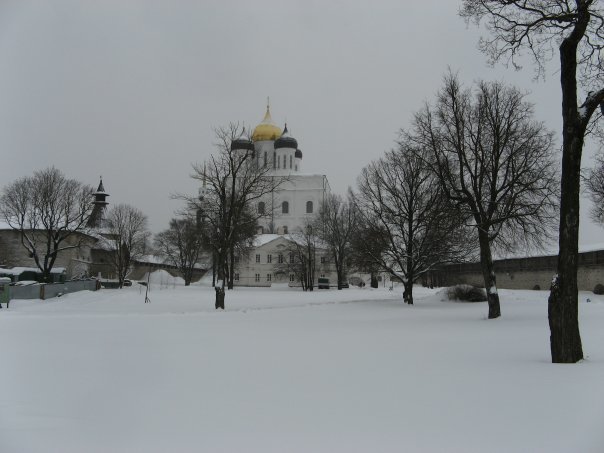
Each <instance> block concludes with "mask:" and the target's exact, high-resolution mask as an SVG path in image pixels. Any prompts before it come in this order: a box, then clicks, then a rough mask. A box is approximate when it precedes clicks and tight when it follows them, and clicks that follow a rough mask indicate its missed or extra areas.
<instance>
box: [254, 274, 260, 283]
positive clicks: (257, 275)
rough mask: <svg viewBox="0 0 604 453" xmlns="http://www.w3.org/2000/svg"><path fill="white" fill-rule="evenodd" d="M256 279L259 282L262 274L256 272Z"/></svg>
mask: <svg viewBox="0 0 604 453" xmlns="http://www.w3.org/2000/svg"><path fill="white" fill-rule="evenodd" d="M255 280H256V281H257V282H259V281H260V274H256V275H255Z"/></svg>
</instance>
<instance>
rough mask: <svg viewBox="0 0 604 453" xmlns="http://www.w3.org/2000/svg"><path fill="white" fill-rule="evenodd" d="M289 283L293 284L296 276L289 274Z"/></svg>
mask: <svg viewBox="0 0 604 453" xmlns="http://www.w3.org/2000/svg"><path fill="white" fill-rule="evenodd" d="M289 281H290V282H295V281H296V276H295V275H294V274H289Z"/></svg>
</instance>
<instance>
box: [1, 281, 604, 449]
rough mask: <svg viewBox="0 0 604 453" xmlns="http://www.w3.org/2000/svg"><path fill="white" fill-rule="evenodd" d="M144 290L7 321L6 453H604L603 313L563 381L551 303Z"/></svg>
mask: <svg viewBox="0 0 604 453" xmlns="http://www.w3.org/2000/svg"><path fill="white" fill-rule="evenodd" d="M141 289H143V290H144V288H141V287H138V286H134V287H132V288H127V289H124V290H102V291H99V292H96V293H92V292H82V293H77V294H69V295H66V296H63V297H62V298H59V299H53V300H49V301H13V302H12V304H11V307H10V310H4V309H3V310H2V311H0V344H1V345H2V346H1V349H0V351H1V352H0V365H1V373H0V451H1V452H109V451H111V452H168V451H170V452H395V451H396V452H402V451H419V452H490V451H493V452H520V451H523V452H602V451H604V430H603V429H602V426H604V380H603V379H602V378H603V376H604V298H603V297H602V296H594V295H593V294H591V293H582V294H581V304H580V316H581V333H582V338H583V344H584V351H585V353H586V356H587V358H586V360H584V361H583V362H581V363H579V364H575V365H553V364H551V363H549V360H550V358H549V344H548V343H549V330H548V325H547V301H546V299H547V292H543V291H541V292H539V291H501V292H500V294H501V298H502V313H503V317H502V318H501V319H498V320H487V319H486V314H487V307H486V304H485V303H474V304H471V303H460V302H449V301H447V302H444V301H441V296H440V295H439V294H437V293H436V292H435V291H430V290H425V289H422V288H417V291H416V294H415V297H416V305H415V306H406V305H404V304H402V303H401V302H400V298H401V292H400V291H388V290H387V289H384V288H380V289H379V290H370V289H368V288H365V289H362V290H361V289H356V288H351V289H349V290H343V291H336V290H330V291H322V292H318V291H315V292H313V293H302V292H301V291H298V290H289V289H287V288H273V289H270V290H266V289H249V288H248V289H236V290H235V291H231V292H227V296H226V307H227V309H226V310H225V311H224V312H221V311H219V312H216V311H215V310H214V308H213V303H214V302H213V292H212V290H211V288H208V287H204V286H193V287H189V288H184V287H181V286H179V285H170V284H158V283H156V284H155V285H152V290H151V292H150V298H151V303H150V304H144V303H143V301H144V292H143V291H141ZM587 298H590V299H591V302H590V303H587V302H586V299H587Z"/></svg>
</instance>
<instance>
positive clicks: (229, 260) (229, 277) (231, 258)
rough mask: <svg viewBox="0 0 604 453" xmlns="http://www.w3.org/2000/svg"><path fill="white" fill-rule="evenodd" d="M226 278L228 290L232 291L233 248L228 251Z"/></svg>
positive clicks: (233, 273) (233, 275) (233, 270)
mask: <svg viewBox="0 0 604 453" xmlns="http://www.w3.org/2000/svg"><path fill="white" fill-rule="evenodd" d="M227 277H228V279H227V283H228V289H233V280H234V278H235V250H234V249H233V248H231V250H229V257H228V273H227Z"/></svg>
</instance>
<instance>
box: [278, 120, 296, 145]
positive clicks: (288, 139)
mask: <svg viewBox="0 0 604 453" xmlns="http://www.w3.org/2000/svg"><path fill="white" fill-rule="evenodd" d="M297 147H298V141H297V140H296V139H295V138H294V137H292V136H291V135H289V132H288V130H287V123H286V124H285V129H283V133H282V134H281V137H279V138H278V139H277V140H275V149H279V148H292V149H296V148H297Z"/></svg>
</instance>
